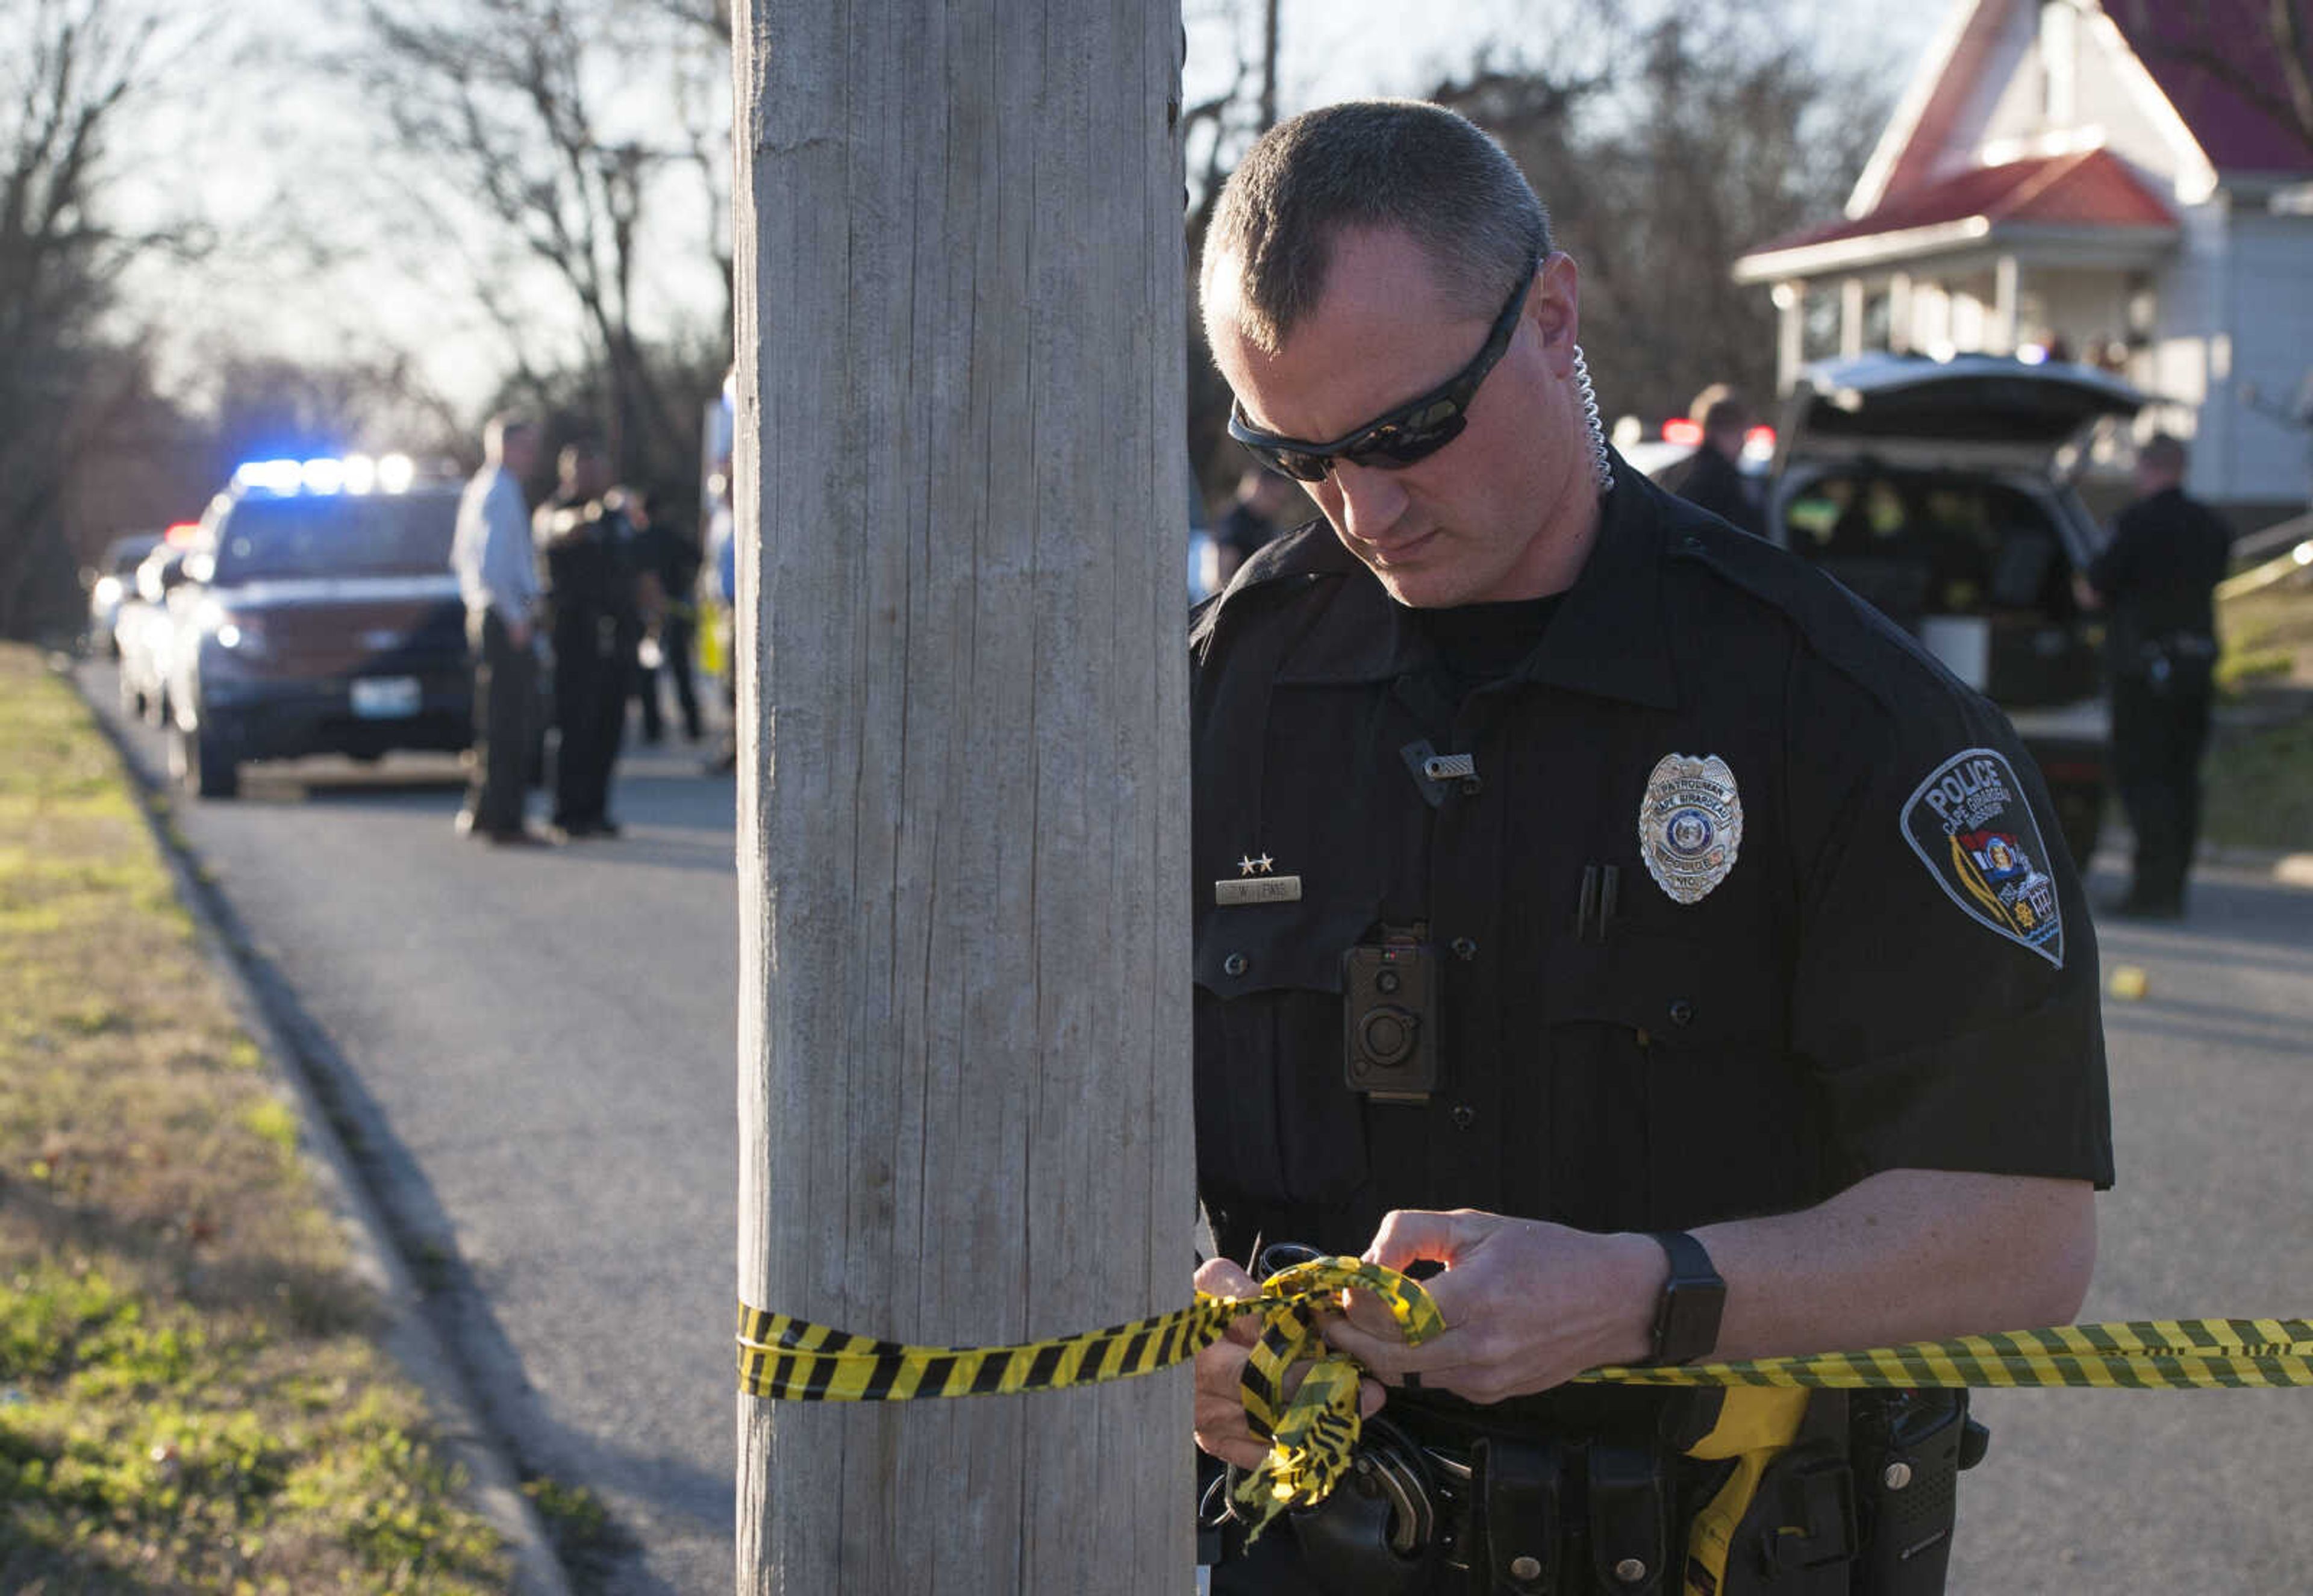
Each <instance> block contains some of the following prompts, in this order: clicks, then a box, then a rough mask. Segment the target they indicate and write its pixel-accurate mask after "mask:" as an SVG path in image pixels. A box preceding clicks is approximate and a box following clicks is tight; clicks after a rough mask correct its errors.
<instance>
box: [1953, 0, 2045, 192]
mask: <svg viewBox="0 0 2313 1596" xmlns="http://www.w3.org/2000/svg"><path fill="white" fill-rule="evenodd" d="M2033 11H2034V8H2033V7H2032V6H2030V5H2028V4H2024V5H2016V6H2012V7H2010V13H2011V14H2010V17H2009V22H2008V26H2007V27H2006V28H2005V29H2003V30H2002V31H2001V38H2000V45H1999V48H1997V49H1996V50H1994V51H1993V52H1992V56H1991V57H1990V58H1989V59H1988V60H1986V61H1985V63H1984V80H1983V83H1982V85H1980V86H1979V87H1978V88H1977V89H1976V91H1975V93H1974V96H1972V97H1971V100H1972V103H1971V105H1970V108H1969V109H1970V110H1974V108H1975V106H1977V105H1981V106H1982V107H1983V121H1982V123H1981V124H1980V125H1978V126H1976V127H1966V126H1965V125H1963V126H1962V127H1959V128H1957V129H1956V130H1955V131H1957V132H1958V133H1959V134H1960V135H1961V136H1964V137H1966V138H1967V139H1968V145H1967V149H1968V155H1969V160H1968V162H1966V164H1969V165H1988V164H1993V162H1987V161H1985V160H1984V158H1983V153H1982V152H1983V150H1984V149H1985V148H1986V147H1987V146H1994V147H1996V146H1998V145H2017V144H2021V143H2023V142H2024V141H2027V140H2029V139H2034V138H2037V137H2038V136H2040V135H2042V134H2043V133H2045V132H2046V131H2047V130H2048V117H2047V109H2046V98H2047V97H2046V94H2045V91H2044V90H2043V89H2042V87H2041V83H2040V44H2039V40H2038V39H2036V38H2035V37H2034V36H2033V31H2032V29H2033V22H2032V17H2033ZM2001 153H2002V154H2003V155H2005V154H2006V153H2007V152H2004V151H2003V152H2001Z"/></svg>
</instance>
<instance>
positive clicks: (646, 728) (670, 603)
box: [620, 487, 703, 742]
mask: <svg viewBox="0 0 2313 1596" xmlns="http://www.w3.org/2000/svg"><path fill="white" fill-rule="evenodd" d="M620 510H621V511H622V512H623V513H624V514H625V515H626V518H627V521H628V523H629V525H631V526H632V527H633V528H634V534H635V557H636V563H637V565H638V566H639V567H640V569H641V571H642V573H643V574H644V575H645V576H646V578H647V582H646V584H645V585H646V587H648V586H655V591H656V592H657V594H658V602H657V609H656V613H657V618H656V619H655V621H653V622H652V623H651V628H650V636H648V637H646V638H645V639H644V643H643V651H642V657H641V659H640V661H639V662H638V664H637V665H636V668H635V697H637V698H638V699H640V700H641V701H642V709H643V741H645V742H656V741H658V740H659V739H660V737H662V736H663V735H664V732H665V720H664V713H663V711H662V709H661V707H660V705H659V693H658V687H659V677H660V675H661V674H662V673H664V675H665V676H666V678H667V679H668V680H670V681H671V682H672V683H673V686H674V702H675V707H676V708H678V709H680V710H681V711H682V735H683V740H684V741H687V742H697V741H699V737H700V736H701V735H702V734H703V728H702V727H701V726H700V724H699V687H698V684H697V681H696V680H695V679H694V677H693V674H692V659H693V656H694V655H695V653H697V650H698V644H699V602H698V599H697V597H696V593H697V590H698V587H699V544H698V541H697V540H696V539H693V538H692V537H691V536H690V534H689V533H688V532H686V531H683V529H682V527H681V526H679V525H677V524H676V523H675V522H673V521H671V520H669V519H668V518H667V516H666V514H665V513H664V510H665V495H663V494H660V493H658V492H655V490H653V489H651V488H647V487H635V488H629V489H628V490H627V492H626V494H625V495H624V496H623V497H622V498H621V499H620Z"/></svg>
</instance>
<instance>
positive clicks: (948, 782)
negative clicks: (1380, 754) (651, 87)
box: [734, 0, 1194, 1596]
mask: <svg viewBox="0 0 2313 1596" xmlns="http://www.w3.org/2000/svg"><path fill="white" fill-rule="evenodd" d="M734 23H735V33H736V38H735V40H734V42H735V46H736V48H735V52H734V55H735V85H736V97H737V114H738V172H737V184H736V197H737V215H736V232H737V240H736V242H737V267H736V276H737V283H738V313H737V327H736V333H737V349H738V361H739V371H738V381H737V392H738V416H737V436H738V449H737V454H736V462H735V463H736V478H737V484H738V494H737V495H736V504H737V511H738V515H739V546H740V550H741V553H740V582H739V585H740V594H741V603H740V607H739V610H740V612H739V629H738V650H737V653H738V659H739V661H740V662H741V665H742V670H743V679H742V686H741V695H740V705H739V718H740V723H741V727H742V729H743V746H742V758H741V760H740V785H739V868H740V922H741V923H740V937H741V948H742V969H743V976H742V978H741V984H740V985H741V993H740V1025H739V1051H740V1060H739V1064H740V1070H739V1075H740V1083H739V1109H740V1114H741V1117H742V1125H741V1138H740V1142H741V1153H740V1194H739V1196H740V1215H739V1230H740V1242H739V1290H740V1294H741V1296H742V1298H743V1300H745V1301H746V1302H751V1303H753V1304H756V1305H758V1306H761V1307H765V1308H770V1309H774V1310H777V1311H782V1312H787V1313H792V1314H796V1315H800V1316H804V1317H807V1318H811V1319H814V1320H821V1321H823V1322H829V1323H832V1324H835V1325H839V1326H841V1327H843V1328H845V1329H852V1330H856V1331H859V1332H861V1333H865V1334H869V1335H875V1336H880V1337H887V1338H891V1339H895V1340H903V1341H910V1342H939V1343H975V1344H977V1343H984V1342H995V1341H1009V1340H1016V1339H1025V1338H1029V1337H1041V1336H1048V1335H1053V1334H1059V1333H1062V1332H1065V1331H1069V1330H1075V1329H1091V1328H1095V1327H1097V1326H1100V1325H1103V1324H1106V1323H1111V1322H1113V1321H1115V1320H1122V1319H1127V1318H1132V1317H1136V1316H1139V1315H1142V1314H1146V1313H1150V1312H1155V1311H1163V1310H1166V1309H1170V1308H1174V1307H1178V1306H1180V1305H1182V1304H1183V1303H1184V1302H1186V1301H1187V1300H1188V1295H1189V1273H1190V1269H1191V1267H1192V1223H1193V1219H1194V1207H1193V1199H1192V1189H1191V1188H1192V1170H1191V1165H1192V1149H1191V1131H1190V1118H1189V1106H1188V1092H1189V1036H1188V1015H1189V1001H1188V981H1189V965H1190V960H1189V937H1188V895H1187V893H1188V819H1189V804H1188V753H1187V749H1188V741H1187V715H1186V698H1187V680H1186V678H1187V668H1186V660H1185V653H1184V637H1185V627H1186V617H1185V611H1186V586H1185V583H1186V529H1185V522H1184V515H1183V512H1184V509H1185V506H1186V503H1187V485H1186V483H1185V481H1184V477H1183V473H1184V471H1185V469H1186V460H1185V453H1186V451H1185V448H1184V445H1183V399H1182V390H1183V347H1182V343H1181V328H1182V326H1183V303H1182V288H1183V271H1182V247H1183V245H1182V228H1181V191H1182V180H1181V158H1180V151H1179V146H1178V143H1177V133H1176V130H1175V124H1176V122H1177V118H1178V102H1179V81H1180V50H1181V39H1182V35H1181V24H1180V18H1179V13H1178V8H1177V6H1175V5H1172V4H1155V5H1151V4H1146V0H1062V3H1060V4H1047V5H1042V6H1034V7H1028V6H1009V5H991V4H987V0H900V3H899V4H890V5H884V6H851V5H842V4H835V5H830V4H823V3H816V4H814V3H806V0H742V4H738V5H737V6H736V8H735V15H734ZM1189 1422H1190V1420H1189V1386H1188V1382H1187V1377H1186V1374H1185V1372H1183V1371H1178V1370H1175V1371H1174V1372H1169V1373H1166V1374H1163V1375H1158V1376H1155V1377H1151V1378H1148V1379H1144V1380H1140V1381H1130V1382H1126V1383H1123V1384H1119V1385H1113V1386H1107V1387H1101V1388H1095V1389H1091V1390H1075V1391H1067V1392H1060V1393H1054V1394H1049V1395H1041V1396H1020V1397H1004V1398H974V1399H962V1400H952V1401H945V1402H919V1403H910V1404H902V1405H893V1406H826V1407H821V1406H815V1405H807V1404H801V1403H796V1404H775V1403H770V1402H766V1401H758V1400H755V1399H746V1398H743V1399H741V1403H740V1414H739V1429H740V1453H741V1457H740V1468H739V1534H738V1548H739V1549H738V1576H739V1577H738V1588H739V1590H740V1591H741V1592H745V1593H750V1596H752V1593H753V1592H791V1593H795V1596H826V1593H829V1592H843V1596H879V1593H882V1592H894V1593H896V1592H910V1593H913V1592H929V1591H937V1592H960V1593H964V1596H971V1593H975V1592H984V1593H988V1596H997V1593H999V1592H1000V1593H1001V1596H1016V1593H1017V1592H1069V1593H1070V1596H1076V1593H1077V1592H1100V1593H1106V1592H1119V1593H1121V1592H1132V1593H1134V1596H1141V1593H1144V1592H1145V1593H1148V1596H1158V1593H1162V1596H1180V1593H1181V1592H1184V1591H1186V1590H1188V1589H1189V1588H1190V1586H1191V1583H1192V1574H1191V1560H1192V1533H1191V1527H1190V1516H1189V1515H1190V1508H1191V1503H1190V1501H1189V1496H1190V1493H1191V1489H1192V1486H1191V1475H1190V1457H1191V1451H1190V1441H1189Z"/></svg>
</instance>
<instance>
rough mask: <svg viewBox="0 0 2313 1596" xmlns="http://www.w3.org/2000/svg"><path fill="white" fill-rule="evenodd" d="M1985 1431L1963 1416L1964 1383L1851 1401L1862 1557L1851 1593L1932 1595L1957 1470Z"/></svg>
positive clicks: (1945, 1558) (1939, 1575) (1955, 1496)
mask: <svg viewBox="0 0 2313 1596" xmlns="http://www.w3.org/2000/svg"><path fill="white" fill-rule="evenodd" d="M1990 1441H1991V1432H1989V1431H1988V1430H1986V1429H1985V1428H1984V1427H1983V1425H1980V1424H1977V1423H1975V1422H1974V1420H1972V1419H1970V1418H1969V1417H1968V1416H1967V1393H1966V1391H1963V1390H1935V1391H1888V1392H1886V1393H1874V1394H1873V1396H1872V1397H1871V1398H1869V1399H1864V1398H1859V1399H1857V1401H1856V1416H1855V1450H1856V1463H1857V1468H1856V1476H1857V1479H1858V1483H1859V1484H1860V1486H1861V1487H1862V1496H1863V1510H1864V1511H1863V1513H1862V1518H1863V1535H1864V1546H1863V1557H1862V1559H1861V1562H1860V1566H1859V1567H1858V1569H1857V1577H1856V1580H1855V1592H1856V1596H1937V1593H1938V1592H1941V1591H1942V1590H1943V1588H1944V1572H1945V1569H1946V1566H1947V1565H1948V1564H1949V1563H1950V1561H1951V1539H1952V1525H1953V1522H1954V1521H1955V1520H1956V1519H1957V1516H1958V1511H1959V1491H1958V1482H1959V1473H1960V1470H1961V1469H1972V1468H1974V1466H1975V1464H1976V1463H1977V1462H1978V1460H1981V1459H1982V1458H1983V1451H1984V1448H1985V1446H1986V1445H1988V1444H1989V1443H1990Z"/></svg>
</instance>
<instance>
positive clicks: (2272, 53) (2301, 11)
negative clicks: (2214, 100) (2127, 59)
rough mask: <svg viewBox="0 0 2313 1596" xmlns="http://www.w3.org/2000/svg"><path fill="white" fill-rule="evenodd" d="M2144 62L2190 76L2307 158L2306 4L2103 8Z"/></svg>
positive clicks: (2285, 0)
mask: <svg viewBox="0 0 2313 1596" xmlns="http://www.w3.org/2000/svg"><path fill="white" fill-rule="evenodd" d="M2110 4H2112V6H2113V9H2114V10H2115V12H2116V13H2118V16H2119V19H2120V21H2121V22H2124V23H2125V24H2126V25H2127V27H2128V31H2129V37H2130V39H2131V40H2132V41H2133V43H2134V44H2135V45H2136V47H2137V48H2138V49H2139V50H2140V51H2142V53H2143V55H2144V56H2145V57H2147V58H2148V59H2149V60H2150V61H2152V62H2155V63H2159V62H2163V61H2166V62H2170V63H2173V64H2175V65H2177V66H2185V67H2192V68H2194V69H2196V70H2198V71H2200V72H2202V73H2203V74H2205V75H2207V76H2208V77H2209V78H2210V79H2211V80H2212V81H2213V82H2215V83H2221V84H2222V85H2223V86H2224V87H2225V88H2227V89H2229V90H2230V91H2231V92H2233V94H2234V95H2235V96H2236V97H2238V99H2239V100H2240V101H2242V102H2243V103H2244V104H2246V105H2248V106H2250V107H2252V108H2254V109H2255V110H2257V111H2259V112H2260V113H2262V114H2263V115H2264V116H2265V117H2266V118H2268V119H2269V120H2271V121H2272V123H2273V126H2275V127H2279V128H2282V130H2284V131H2285V132H2287V133H2289V134H2291V136H2293V137H2295V138H2296V140H2297V141H2298V143H2300V145H2303V146H2304V147H2305V149H2306V150H2307V152H2308V153H2313V9H2309V7H2308V4H2307V0H2204V3H2203V4H2199V5H2178V4H2174V0H2159V4H2155V0H2110Z"/></svg>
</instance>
